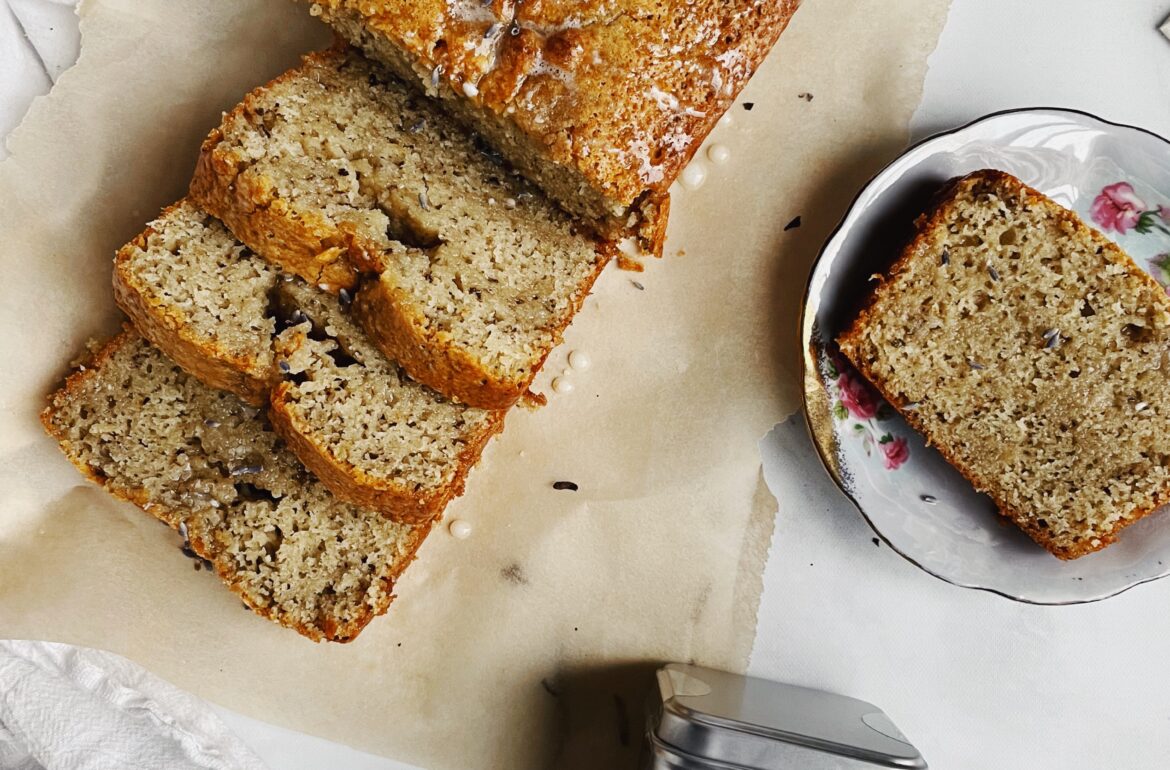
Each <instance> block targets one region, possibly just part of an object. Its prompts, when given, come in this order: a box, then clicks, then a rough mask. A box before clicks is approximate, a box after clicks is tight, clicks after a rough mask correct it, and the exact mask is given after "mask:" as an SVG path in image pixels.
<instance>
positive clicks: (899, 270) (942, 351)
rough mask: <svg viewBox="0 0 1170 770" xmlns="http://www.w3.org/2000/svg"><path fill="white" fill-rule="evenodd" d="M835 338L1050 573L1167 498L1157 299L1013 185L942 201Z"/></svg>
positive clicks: (1163, 319)
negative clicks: (1037, 548) (1034, 549)
mask: <svg viewBox="0 0 1170 770" xmlns="http://www.w3.org/2000/svg"><path fill="white" fill-rule="evenodd" d="M838 342H839V344H840V346H841V350H842V352H843V353H844V354H845V355H846V356H847V357H848V358H849V360H850V361H852V362H853V364H854V365H855V366H856V367H857V368H858V369H859V370H860V371H861V372H862V374H863V375H864V376H865V377H866V378H867V379H869V380H870V382H872V383H873V384H874V385H876V386H877V387H878V389H879V390H880V391H881V392H882V394H883V395H884V396H885V398H886V399H887V400H888V401H889V402H890V403H891V404H892V405H893V406H894V407H895V408H896V409H897V410H898V411H899V412H901V414H902V415H903V416H904V417H905V418H906V420H907V422H909V423H910V424H911V425H913V426H914V427H915V428H917V429H918V430H919V431H921V432H922V433H923V434H924V435H925V436H926V438H927V440H928V441H929V442H930V443H931V444H933V445H934V446H935V447H937V448H938V449H939V451H941V452H942V454H943V455H944V456H945V457H946V458H947V459H948V460H949V461H950V462H951V463H952V464H953V465H954V466H955V467H956V468H957V469H958V470H959V471H960V472H961V473H962V474H963V475H965V476H966V477H967V478H968V479H970V480H971V481H972V482H973V483H974V485H975V486H976V488H978V489H979V490H981V491H984V492H986V493H987V494H989V495H990V496H991V497H992V498H993V499H994V501H995V503H996V504H997V505H998V507H999V510H1000V512H1001V513H1002V514H1003V515H1004V516H1006V517H1008V518H1010V519H1011V520H1012V521H1014V522H1015V523H1016V524H1017V525H1019V527H1020V528H1021V529H1023V530H1024V531H1025V532H1026V533H1027V534H1028V535H1030V536H1031V537H1032V538H1033V539H1034V540H1035V541H1036V542H1037V543H1039V544H1040V545H1042V546H1044V547H1045V548H1046V549H1048V550H1049V551H1050V552H1052V553H1053V554H1055V555H1056V556H1058V557H1060V558H1062V559H1074V558H1077V557H1080V556H1083V555H1085V554H1087V553H1090V552H1092V551H1095V550H1097V549H1100V548H1103V547H1105V546H1106V545H1108V544H1110V543H1112V542H1113V541H1114V540H1115V539H1116V538H1117V536H1118V534H1119V533H1120V532H1121V530H1123V529H1124V528H1125V527H1127V526H1128V525H1130V524H1132V523H1133V522H1135V521H1137V520H1138V519H1140V518H1142V517H1143V516H1145V515H1147V514H1149V513H1151V512H1152V511H1154V510H1155V509H1157V508H1158V507H1160V506H1161V505H1163V504H1165V503H1167V502H1170V298H1168V297H1167V295H1166V291H1165V290H1164V289H1163V288H1162V287H1161V286H1159V285H1158V284H1157V283H1156V282H1155V281H1154V280H1153V279H1152V278H1150V277H1149V276H1148V275H1147V274H1146V273H1144V272H1143V271H1142V270H1141V269H1139V268H1138V267H1137V266H1136V265H1135V264H1134V263H1133V261H1132V260H1131V259H1130V258H1129V257H1128V256H1126V254H1125V253H1124V252H1122V251H1121V249H1119V248H1118V247H1117V246H1116V245H1115V244H1113V243H1112V242H1111V241H1110V240H1108V239H1107V238H1105V237H1104V236H1103V235H1101V234H1100V233H1098V232H1097V231H1095V230H1094V229H1092V228H1091V227H1089V226H1088V225H1086V224H1085V223H1084V222H1082V221H1081V220H1080V219H1079V218H1078V217H1077V216H1076V215H1075V214H1073V213H1072V212H1070V211H1068V210H1066V209H1064V208H1062V207H1061V206H1060V205H1058V204H1057V203H1056V202H1054V201H1052V200H1050V199H1049V198H1046V197H1045V196H1043V195H1041V194H1040V193H1039V192H1037V191H1035V190H1033V189H1031V188H1029V187H1027V186H1025V185H1024V184H1023V183H1022V182H1020V180H1018V179H1016V178H1015V177H1012V176H1010V175H1008V174H1005V173H1002V172H999V171H978V172H975V173H973V174H970V175H969V176H966V177H964V178H962V179H960V180H958V181H956V182H954V183H953V184H952V185H951V186H950V187H949V189H948V190H946V191H945V192H944V193H942V195H941V197H940V199H939V201H938V202H937V204H936V205H935V206H934V207H933V208H932V209H931V210H930V211H929V212H928V213H927V214H925V215H924V216H923V217H922V218H921V219H920V220H919V222H918V230H917V236H916V237H915V238H914V240H913V241H912V242H911V243H910V245H909V246H908V247H907V248H906V249H905V251H904V252H903V253H902V255H901V257H900V258H899V259H898V260H897V261H896V262H895V263H894V265H893V267H891V268H890V270H889V274H888V275H886V276H885V277H884V279H882V280H881V282H880V283H879V284H878V286H877V288H876V289H875V290H874V292H873V294H872V297H871V298H870V300H869V302H868V304H867V305H866V306H865V307H864V308H863V309H862V310H861V312H860V314H859V316H858V318H857V319H856V321H855V322H854V323H853V325H852V326H851V327H850V328H849V329H848V330H847V331H846V332H845V333H844V334H842V335H841V336H840V337H839V340H838Z"/></svg>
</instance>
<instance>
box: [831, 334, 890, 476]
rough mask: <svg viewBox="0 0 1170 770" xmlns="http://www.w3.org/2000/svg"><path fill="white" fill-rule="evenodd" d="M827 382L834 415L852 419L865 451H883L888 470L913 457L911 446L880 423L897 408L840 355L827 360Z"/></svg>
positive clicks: (848, 419)
mask: <svg viewBox="0 0 1170 770" xmlns="http://www.w3.org/2000/svg"><path fill="white" fill-rule="evenodd" d="M825 374H826V375H828V376H827V377H826V378H825V380H824V381H825V384H826V385H827V386H828V389H829V395H830V396H831V397H832V398H833V417H834V418H835V419H836V420H837V421H838V422H843V423H844V422H849V421H852V422H853V429H852V434H853V435H854V436H855V437H857V438H860V439H861V442H862V448H864V449H865V454H866V455H868V456H871V457H872V456H873V453H874V450H875V449H877V451H878V452H879V453H880V454H881V457H882V461H883V464H884V465H885V468H886V470H891V471H893V470H897V469H898V468H901V467H902V465H903V464H904V463H905V462H906V461H907V460H909V459H910V445H909V443H908V442H907V441H906V439H905V438H903V437H901V436H895V435H894V434H893V433H891V432H890V431H887V430H885V429H883V428H882V427H881V426H880V425H879V424H878V423H881V422H885V421H887V420H889V419H890V418H891V417H893V416H894V410H893V409H891V408H890V405H889V404H887V403H886V402H885V401H883V400H882V397H881V396H879V395H878V393H877V391H876V390H874V389H873V387H871V386H870V384H869V383H868V382H866V381H865V379H864V378H863V377H862V376H861V375H860V374H859V373H858V372H857V370H856V369H854V368H853V367H852V366H851V365H850V364H849V362H848V361H846V360H845V359H844V357H842V356H840V355H835V356H831V357H828V358H826V359H825Z"/></svg>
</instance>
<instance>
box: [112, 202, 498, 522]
mask: <svg viewBox="0 0 1170 770" xmlns="http://www.w3.org/2000/svg"><path fill="white" fill-rule="evenodd" d="M114 295H115V298H116V299H117V301H118V304H119V305H120V306H121V307H122V309H123V310H125V311H126V313H127V314H128V315H129V316H130V318H131V319H132V320H133V321H134V324H135V325H136V326H137V328H138V329H139V330H141V332H142V334H143V335H144V336H146V337H147V338H148V339H149V340H150V341H151V342H152V343H154V344H155V345H157V346H158V347H159V348H160V349H162V351H163V352H165V353H166V354H167V355H168V356H170V357H171V358H172V359H173V360H175V361H176V362H178V363H179V365H180V366H182V367H183V369H185V370H186V371H187V372H189V373H191V374H193V375H194V376H195V377H197V378H199V379H200V380H202V381H203V382H205V383H207V384H209V385H211V386H213V387H217V388H224V389H227V390H230V391H232V392H233V393H236V394H238V395H239V396H240V397H241V398H243V399H245V400H247V401H249V402H250V403H252V404H257V405H265V406H267V407H268V409H269V413H270V419H271V422H272V426H273V428H274V429H275V431H276V432H277V433H278V434H279V435H280V436H281V437H282V438H284V440H285V441H286V442H287V443H288V445H289V446H290V447H291V449H292V451H293V452H294V453H295V454H296V455H297V457H299V458H300V460H301V462H303V463H304V464H305V465H306V466H307V467H308V469H309V470H310V471H312V472H313V473H314V474H316V476H317V477H318V478H319V479H320V480H321V482H322V483H324V484H325V486H327V487H328V488H329V489H330V490H331V491H332V492H333V493H334V494H336V495H337V496H338V497H340V498H342V499H344V500H347V501H349V502H352V503H355V504H357V505H362V506H365V507H370V508H375V509H377V510H380V511H382V512H384V513H385V514H386V515H388V516H391V517H393V518H395V519H397V520H399V521H403V522H423V521H428V520H430V519H433V518H435V517H437V516H439V515H440V514H441V513H442V511H443V509H444V508H445V507H446V505H447V502H448V501H450V500H451V499H452V498H453V497H456V496H458V495H460V494H462V493H463V489H464V484H465V480H466V477H467V474H468V472H469V471H470V469H471V467H472V466H473V465H475V463H476V462H477V461H478V460H479V457H480V453H481V452H482V450H483V447H484V446H485V445H486V443H487V442H488V440H490V439H491V437H492V436H494V435H495V434H496V433H498V432H499V431H500V429H501V428H502V427H503V421H504V412H502V411H498V410H497V411H489V410H484V409H476V408H474V407H469V406H465V405H463V404H457V403H454V402H452V401H450V400H448V399H445V398H443V397H442V396H440V395H439V394H438V393H436V392H435V391H433V390H431V389H430V388H428V387H426V386H423V385H420V384H418V383H416V382H414V381H413V380H411V379H410V378H409V377H407V376H406V375H405V374H404V373H403V372H402V370H401V369H400V368H399V367H398V366H397V365H396V364H395V363H394V362H392V361H390V360H388V359H387V358H386V357H385V356H384V355H383V354H382V353H381V351H379V350H378V349H377V348H376V347H375V346H374V345H373V344H372V343H371V342H370V340H369V338H368V337H367V336H366V334H365V333H364V332H362V330H361V329H359V328H358V327H357V325H356V324H355V323H354V321H353V319H352V318H351V317H350V315H349V313H348V312H347V310H346V308H345V307H343V303H342V301H341V300H340V299H339V298H338V297H336V296H333V295H332V294H329V293H327V292H324V291H321V290H320V289H318V288H316V287H315V286H309V285H308V284H306V283H305V282H304V281H302V280H300V279H299V278H294V277H293V276H291V275H288V274H283V273H281V272H280V270H279V269H277V268H276V267H274V266H272V265H271V264H269V263H268V262H266V261H265V260H263V259H260V258H259V257H257V256H256V255H255V254H253V253H251V252H250V251H249V250H248V249H247V247H245V246H244V245H243V244H241V243H239V242H238V241H236V240H235V239H234V238H233V237H232V235H231V234H230V233H229V232H228V231H227V229H226V228H225V227H224V226H223V225H222V224H221V223H220V222H218V221H217V220H216V219H214V218H213V217H211V216H210V215H208V214H205V213H203V212H202V211H200V210H199V209H197V208H196V207H195V206H194V205H193V204H192V203H191V202H190V201H187V200H183V201H180V202H179V203H176V204H175V205H174V206H171V207H170V208H168V209H167V210H165V211H164V212H163V213H162V214H161V215H160V216H159V218H158V219H157V220H155V221H154V222H152V223H151V224H150V226H149V227H148V228H147V229H146V231H145V232H143V233H142V234H141V235H139V236H138V237H137V238H135V239H134V240H133V241H131V242H130V243H129V244H127V245H126V246H125V247H123V248H122V249H121V250H120V251H119V252H118V255H117V257H116V258H115V261H114Z"/></svg>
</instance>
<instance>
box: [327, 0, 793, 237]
mask: <svg viewBox="0 0 1170 770" xmlns="http://www.w3.org/2000/svg"><path fill="white" fill-rule="evenodd" d="M798 5H799V2H798V0H765V2H753V0H688V1H687V2H683V0H667V2H660V3H645V2H643V1H642V0H616V1H615V2H605V3H601V2H579V1H578V0H529V1H528V2H524V3H517V2H513V0H494V2H491V3H488V4H486V5H485V6H484V7H483V8H481V9H476V12H472V13H469V12H468V11H467V9H466V8H465V7H463V6H456V5H455V4H451V3H448V2H446V0H413V1H412V2H403V1H402V0H381V1H380V2H371V1H370V0H317V1H316V3H315V8H314V10H315V12H318V13H319V14H320V15H321V16H322V17H323V18H324V19H325V20H326V21H328V22H330V23H331V24H333V25H334V26H335V28H337V29H338V31H339V32H341V34H343V35H345V36H346V38H347V39H349V40H350V42H352V43H354V44H356V45H359V46H361V47H363V48H364V49H365V50H366V52H367V54H368V55H371V56H373V57H374V58H378V59H380V60H382V61H383V62H384V63H386V64H387V65H388V66H390V67H391V68H392V69H393V70H394V71H395V72H397V73H398V74H399V76H401V77H403V78H404V79H407V80H410V81H412V82H413V83H415V85H417V86H419V87H421V88H424V89H425V90H427V91H428V92H430V93H432V94H433V95H437V96H439V97H440V98H441V99H443V100H444V101H445V102H446V103H447V104H448V105H449V106H450V108H451V111H452V112H453V113H454V114H455V115H457V116H458V117H460V119H461V120H463V121H464V122H466V123H468V124H469V125H470V127H471V128H473V129H474V130H476V131H477V132H478V133H480V134H482V135H484V136H485V137H487V138H488V139H489V140H490V141H492V143H493V144H494V145H495V146H496V149H497V150H499V151H500V152H502V153H503V154H504V156H505V157H506V158H507V159H508V160H509V161H510V162H511V163H513V164H514V165H515V166H516V167H517V168H518V169H520V171H521V172H523V173H525V174H526V175H527V176H529V177H531V178H532V179H533V180H534V181H537V182H538V183H541V184H542V186H544V187H545V189H546V191H548V192H549V193H550V194H551V195H553V197H556V198H558V199H559V200H560V202H561V204H562V205H563V206H565V207H566V208H567V209H569V210H570V211H572V212H573V213H575V214H578V215H579V216H582V217H584V218H586V219H588V220H590V221H592V222H594V223H595V225H599V227H600V231H601V233H602V235H603V236H605V237H610V238H613V237H620V236H621V235H623V234H624V235H629V234H634V235H637V234H638V230H639V229H640V225H639V224H638V222H637V219H638V218H639V217H640V216H645V215H646V214H650V210H651V209H653V208H654V207H655V206H657V205H658V204H659V203H660V202H661V201H662V195H663V194H664V193H665V192H666V190H667V188H668V187H669V186H670V184H671V182H673V181H674V179H675V178H676V177H677V175H678V173H679V172H680V171H681V170H682V169H683V168H684V167H685V166H686V164H687V162H688V161H689V160H690V159H691V157H692V155H693V154H694V153H695V151H696V150H697V149H698V148H699V146H700V145H701V144H702V142H703V139H704V138H705V137H706V136H707V134H708V133H709V132H710V131H711V129H712V128H713V127H714V125H715V123H716V122H717V121H718V119H719V117H720V116H721V115H722V114H723V112H724V111H726V109H727V108H728V107H729V106H730V105H731V103H732V102H733V101H734V99H735V97H736V96H737V95H738V94H739V92H740V90H741V89H742V88H743V86H744V85H745V84H746V83H747V81H748V79H749V78H750V77H751V76H752V74H753V73H754V72H755V70H756V68H757V67H758V66H759V65H760V63H761V62H762V61H763V59H764V57H765V56H766V55H767V53H768V51H769V50H771V48H772V46H773V44H774V43H775V42H776V40H777V38H778V37H779V36H780V33H781V32H782V31H783V30H784V28H785V27H786V26H787V24H788V21H789V20H790V19H791V17H792V15H793V14H794V13H795V12H796V9H797V6H798ZM552 188H557V189H552ZM647 193H649V197H648V198H644V197H643V196H645V195H646V194H647ZM639 201H644V202H645V203H646V204H647V205H646V207H645V208H644V209H642V210H639V206H638V203H639ZM631 214H633V215H634V217H633V219H634V220H635V221H634V222H633V223H631V222H630V221H629V220H630V218H631V217H630V215H631ZM651 217H652V218H655V219H662V220H665V218H666V214H665V212H659V213H657V214H651ZM651 242H653V241H651ZM659 245H660V242H659ZM656 253H660V249H659V251H658V252H656Z"/></svg>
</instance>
